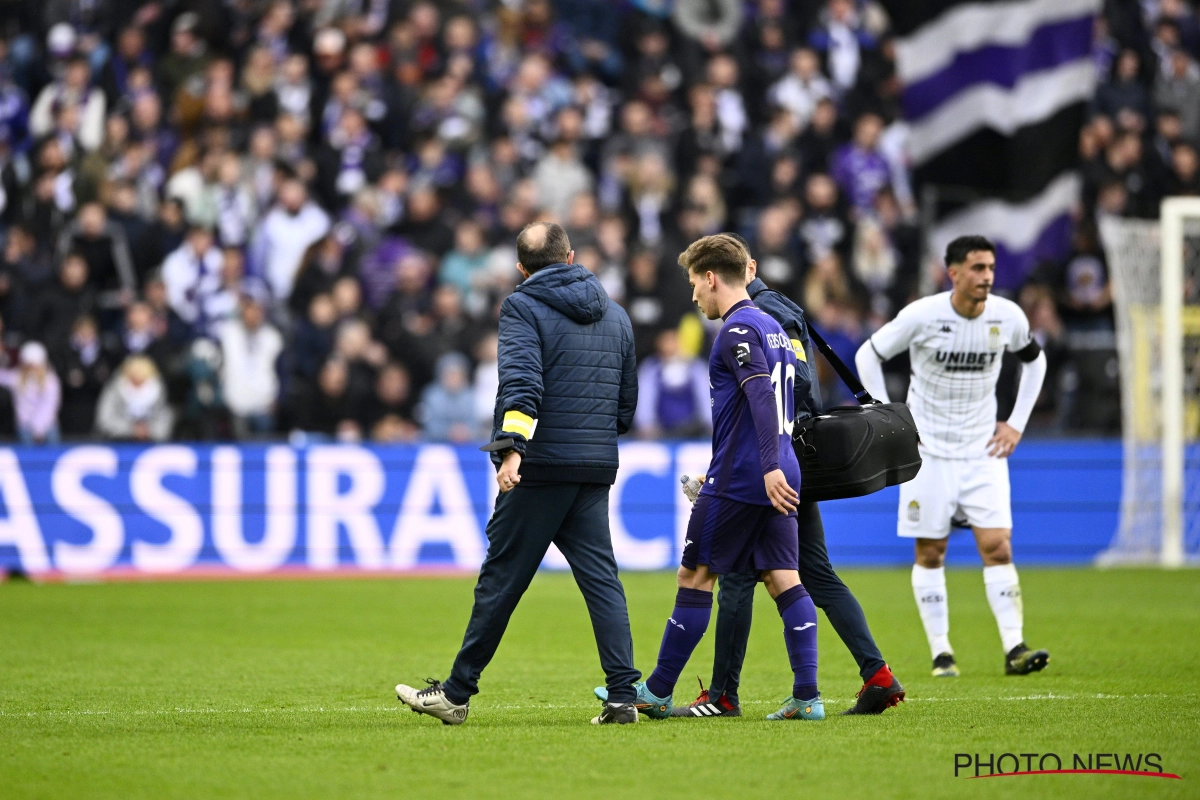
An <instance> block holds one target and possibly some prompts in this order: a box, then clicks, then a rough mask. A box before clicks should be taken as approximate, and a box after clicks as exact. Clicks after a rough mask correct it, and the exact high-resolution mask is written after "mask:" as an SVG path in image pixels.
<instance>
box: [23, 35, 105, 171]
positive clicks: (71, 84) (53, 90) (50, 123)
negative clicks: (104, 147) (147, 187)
mask: <svg viewBox="0 0 1200 800" xmlns="http://www.w3.org/2000/svg"><path fill="white" fill-rule="evenodd" d="M66 108H70V109H73V110H74V124H72V125H71V126H70V128H69V130H68V131H66V132H67V133H69V134H70V135H71V136H73V137H74V138H76V139H78V140H79V144H80V145H81V146H82V147H83V148H84V149H86V150H95V149H96V148H97V147H99V146H100V143H101V141H102V140H103V138H104V111H105V100H104V92H103V91H102V90H101V89H99V88H96V87H93V86H92V69H91V67H90V66H89V65H88V62H87V59H86V58H84V57H83V56H73V57H72V58H71V59H70V60H69V61H68V62H67V65H66V68H65V69H64V70H63V73H62V77H61V79H59V80H56V81H54V82H52V83H50V84H49V85H48V86H46V88H44V89H42V92H41V94H39V95H38V98H37V101H36V102H35V103H34V104H33V109H32V110H31V111H30V113H29V132H30V133H31V134H33V136H34V138H37V139H40V138H42V137H44V136H49V135H51V134H53V133H55V125H56V115H57V114H59V113H60V112H61V110H62V109H66ZM59 119H61V118H59Z"/></svg>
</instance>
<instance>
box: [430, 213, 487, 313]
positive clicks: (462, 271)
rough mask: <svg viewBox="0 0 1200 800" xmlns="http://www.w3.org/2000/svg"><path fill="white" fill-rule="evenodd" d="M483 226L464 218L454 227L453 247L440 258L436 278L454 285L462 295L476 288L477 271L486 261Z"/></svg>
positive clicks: (464, 295)
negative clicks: (440, 261)
mask: <svg viewBox="0 0 1200 800" xmlns="http://www.w3.org/2000/svg"><path fill="white" fill-rule="evenodd" d="M485 244H486V243H485V241H484V238H483V228H482V227H480V225H479V223H478V222H475V221H474V220H464V221H463V222H460V223H458V226H457V227H455V229H454V249H453V250H451V251H450V252H449V253H447V254H446V257H445V258H443V259H442V265H441V267H440V268H439V270H438V279H439V280H440V281H441V282H442V283H444V284H450V285H452V286H456V287H457V288H458V291H459V292H461V293H462V296H463V297H469V296H471V295H472V293H474V292H475V291H476V290H477V287H476V283H477V282H478V279H477V277H476V276H477V273H478V272H479V271H480V270H482V269H484V268H485V267H486V266H487V263H488V251H487V248H486V247H485Z"/></svg>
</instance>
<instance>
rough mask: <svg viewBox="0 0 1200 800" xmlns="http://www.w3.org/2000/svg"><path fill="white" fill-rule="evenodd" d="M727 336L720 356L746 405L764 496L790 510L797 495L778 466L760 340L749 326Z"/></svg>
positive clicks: (775, 418)
mask: <svg viewBox="0 0 1200 800" xmlns="http://www.w3.org/2000/svg"><path fill="white" fill-rule="evenodd" d="M729 338H730V340H731V341H732V343H731V344H728V345H724V347H725V352H724V353H723V354H722V357H723V358H724V360H725V363H726V365H727V366H728V367H729V368H730V370H732V372H733V374H734V376H735V377H736V378H737V381H738V385H739V386H740V387H741V389H742V394H744V395H745V396H746V403H747V405H749V407H750V418H751V419H752V420H753V422H754V432H755V436H756V438H757V439H758V456H759V460H760V461H761V463H762V472H763V484H764V486H765V487H766V490H767V499H769V500H770V501H771V505H773V506H774V507H775V509H776V510H777V511H778V512H779V513H781V514H790V513H792V512H793V511H795V510H796V506H797V505H798V504H799V502H800V495H798V494H797V493H796V490H795V489H793V488H792V487H791V486H789V485H788V482H787V478H785V477H784V475H783V470H781V469H780V468H779V411H778V410H777V408H776V401H775V392H774V391H773V390H772V388H771V374H770V371H769V370H768V369H767V358H766V356H765V355H764V354H763V350H762V342H761V340H760V339H759V335H758V332H757V331H755V330H754V329H753V328H750V329H749V330H748V332H747V333H745V334H742V335H738V336H736V337H735V336H732V335H730V337H729Z"/></svg>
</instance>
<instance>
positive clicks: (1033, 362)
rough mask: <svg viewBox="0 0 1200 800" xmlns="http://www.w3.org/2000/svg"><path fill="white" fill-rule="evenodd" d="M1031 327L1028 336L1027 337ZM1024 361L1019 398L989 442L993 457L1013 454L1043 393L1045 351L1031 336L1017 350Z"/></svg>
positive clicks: (998, 424)
mask: <svg viewBox="0 0 1200 800" xmlns="http://www.w3.org/2000/svg"><path fill="white" fill-rule="evenodd" d="M1028 335H1029V332H1028V329H1026V330H1025V336H1028ZM1014 353H1015V355H1016V356H1017V358H1018V359H1020V360H1021V362H1022V363H1021V379H1020V381H1019V382H1018V383H1017V400H1016V402H1015V403H1013V410H1012V413H1011V414H1009V415H1008V421H1007V422H997V423H996V433H995V435H994V436H992V438H991V440H990V441H988V455H990V456H993V457H994V458H1005V457H1007V456H1009V455H1011V454H1012V451H1013V450H1015V449H1016V447H1017V444H1018V443H1019V442H1020V441H1021V434H1023V433H1024V432H1025V426H1026V425H1027V424H1029V415H1030V414H1032V413H1033V406H1034V404H1035V403H1037V399H1038V395H1040V394H1041V393H1042V383H1043V381H1045V379H1046V354H1045V353H1044V352H1042V348H1041V347H1040V346H1039V345H1038V343H1037V342H1036V341H1034V340H1033V339H1032V338H1030V339H1029V340H1028V343H1027V344H1025V346H1024V347H1022V348H1020V349H1019V350H1015V351H1014Z"/></svg>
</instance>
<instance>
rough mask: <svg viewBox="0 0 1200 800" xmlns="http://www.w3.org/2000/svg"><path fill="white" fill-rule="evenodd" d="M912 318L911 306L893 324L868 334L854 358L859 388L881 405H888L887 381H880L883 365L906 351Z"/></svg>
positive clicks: (914, 323)
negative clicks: (860, 382) (859, 383)
mask: <svg viewBox="0 0 1200 800" xmlns="http://www.w3.org/2000/svg"><path fill="white" fill-rule="evenodd" d="M916 316H917V315H916V312H915V311H914V309H913V307H912V306H911V305H908V306H905V307H904V308H902V309H900V313H899V314H897V315H896V318H895V319H894V320H892V321H891V322H889V323H887V324H886V325H884V326H883V327H882V328H880V329H879V330H877V331H875V333H873V334H871V336H870V337H869V338H868V339H867V340H866V341H865V342H863V345H862V347H860V348H858V352H857V353H855V354H854V366H856V367H858V379H859V380H860V381H862V385H863V388H865V389H866V390H867V391H868V392H869V393H870V394H871V396H872V397H874V398H875V399H876V400H878V401H879V402H881V403H890V402H891V400H889V399H888V391H887V381H885V380H884V378H883V362H885V361H887V360H889V359H892V358H895V357H896V356H898V355H900V354H901V353H903V352H904V351H905V350H907V349H908V345H909V343H910V342H911V341H912V338H913V335H914V334H915V333H916V331H917V327H918V322H917V319H916Z"/></svg>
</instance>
